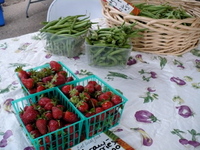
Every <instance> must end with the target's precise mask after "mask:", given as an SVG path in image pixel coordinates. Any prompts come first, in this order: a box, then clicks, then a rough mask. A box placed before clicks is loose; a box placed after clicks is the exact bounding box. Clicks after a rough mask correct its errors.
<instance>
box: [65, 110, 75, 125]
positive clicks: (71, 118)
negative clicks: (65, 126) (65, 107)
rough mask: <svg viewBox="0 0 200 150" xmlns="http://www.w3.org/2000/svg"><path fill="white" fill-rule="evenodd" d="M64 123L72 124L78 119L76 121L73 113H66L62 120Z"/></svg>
mask: <svg viewBox="0 0 200 150" xmlns="http://www.w3.org/2000/svg"><path fill="white" fill-rule="evenodd" d="M63 119H64V120H65V121H67V122H69V123H74V122H77V121H78V120H79V119H78V116H77V115H76V114H75V113H73V112H70V111H66V112H65V113H64V118H63Z"/></svg>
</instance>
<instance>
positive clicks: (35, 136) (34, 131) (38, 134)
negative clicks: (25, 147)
mask: <svg viewBox="0 0 200 150" xmlns="http://www.w3.org/2000/svg"><path fill="white" fill-rule="evenodd" d="M30 134H31V135H32V136H33V138H37V137H39V136H41V133H40V131H39V130H38V129H35V130H32V131H31V132H30Z"/></svg>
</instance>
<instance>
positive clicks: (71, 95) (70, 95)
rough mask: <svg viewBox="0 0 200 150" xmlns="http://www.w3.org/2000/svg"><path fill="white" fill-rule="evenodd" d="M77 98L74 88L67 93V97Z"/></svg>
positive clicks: (76, 91) (77, 94) (77, 93)
mask: <svg viewBox="0 0 200 150" xmlns="http://www.w3.org/2000/svg"><path fill="white" fill-rule="evenodd" d="M73 96H79V91H78V90H77V89H75V88H73V89H72V90H70V91H69V97H73Z"/></svg>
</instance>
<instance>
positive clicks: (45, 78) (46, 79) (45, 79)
mask: <svg viewBox="0 0 200 150" xmlns="http://www.w3.org/2000/svg"><path fill="white" fill-rule="evenodd" d="M52 79H53V75H50V76H47V77H44V78H42V82H43V83H47V82H51V80H52Z"/></svg>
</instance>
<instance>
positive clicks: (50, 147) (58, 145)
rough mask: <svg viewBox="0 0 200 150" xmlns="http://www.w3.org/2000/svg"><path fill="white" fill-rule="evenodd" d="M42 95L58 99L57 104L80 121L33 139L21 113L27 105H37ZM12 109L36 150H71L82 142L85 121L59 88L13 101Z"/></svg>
mask: <svg viewBox="0 0 200 150" xmlns="http://www.w3.org/2000/svg"><path fill="white" fill-rule="evenodd" d="M42 95H43V96H44V95H45V96H46V97H49V98H56V99H57V100H58V101H57V104H62V105H64V106H65V107H66V110H68V111H71V112H74V113H75V114H76V115H77V116H78V119H79V120H78V121H77V122H75V123H72V124H70V125H68V126H63V127H61V128H59V129H57V130H55V131H53V132H48V133H47V134H44V135H42V136H39V137H37V138H33V136H32V135H31V134H30V132H28V130H27V129H26V127H25V124H24V123H23V122H22V119H21V118H20V113H21V111H22V110H23V109H24V108H25V107H26V106H27V105H28V106H30V105H32V104H36V103H37V101H38V99H39V98H40V96H42ZM12 107H13V109H14V112H15V114H16V118H17V120H18V122H19V124H20V126H21V127H22V128H23V132H24V135H25V136H26V137H27V139H28V140H29V141H30V143H31V144H32V145H33V146H34V148H35V149H36V150H40V149H44V150H64V149H68V148H71V147H73V146H75V145H77V144H79V143H80V142H81V135H82V126H83V121H84V119H83V118H82V115H81V114H80V112H78V111H77V110H75V109H74V108H73V105H71V104H70V103H69V101H68V100H67V99H66V97H64V96H63V94H62V93H61V92H60V90H59V89H58V88H56V87H55V88H51V89H48V90H45V91H42V92H39V93H35V94H31V95H28V96H26V97H23V98H20V99H17V100H14V101H12ZM60 122H61V121H60ZM71 128H73V132H70V129H71ZM47 139H48V141H47Z"/></svg>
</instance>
